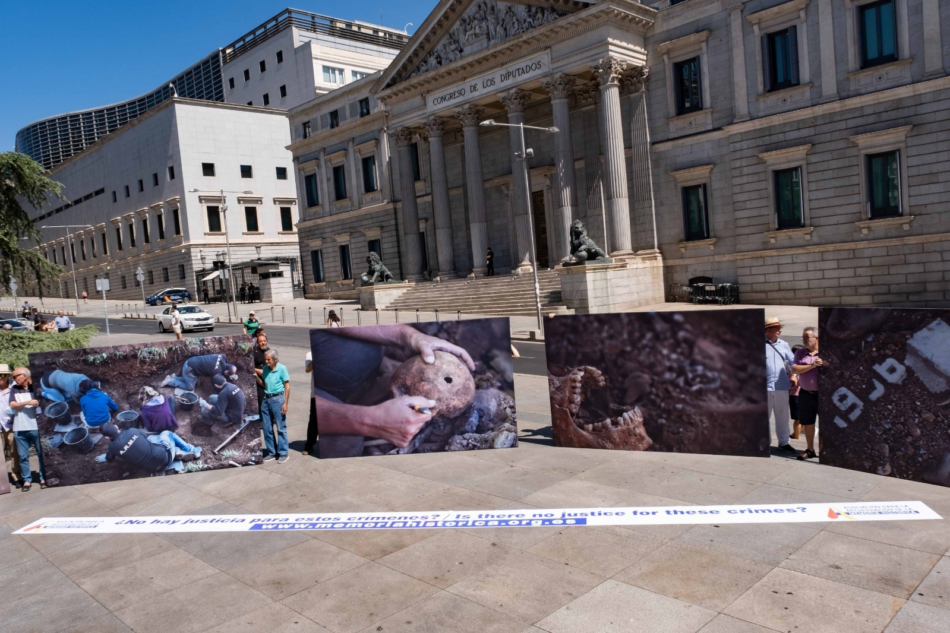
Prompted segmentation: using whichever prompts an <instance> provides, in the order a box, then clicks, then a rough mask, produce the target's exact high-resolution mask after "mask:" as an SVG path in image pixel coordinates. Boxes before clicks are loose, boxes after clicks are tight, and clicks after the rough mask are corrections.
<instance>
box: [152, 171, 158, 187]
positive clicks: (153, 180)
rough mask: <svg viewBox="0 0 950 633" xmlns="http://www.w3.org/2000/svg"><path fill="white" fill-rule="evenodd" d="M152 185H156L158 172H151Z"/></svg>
mask: <svg viewBox="0 0 950 633" xmlns="http://www.w3.org/2000/svg"><path fill="white" fill-rule="evenodd" d="M152 186H153V187H157V186H158V174H152Z"/></svg>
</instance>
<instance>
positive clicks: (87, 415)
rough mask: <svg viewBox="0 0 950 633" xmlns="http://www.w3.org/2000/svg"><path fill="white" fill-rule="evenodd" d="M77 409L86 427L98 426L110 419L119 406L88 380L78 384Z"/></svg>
mask: <svg viewBox="0 0 950 633" xmlns="http://www.w3.org/2000/svg"><path fill="white" fill-rule="evenodd" d="M79 394H80V397H79V407H80V409H81V410H82V419H83V422H85V423H86V426H91V427H95V426H100V425H101V424H103V423H104V422H109V421H110V420H111V419H112V413H111V412H112V411H118V410H119V406H118V405H117V404H116V403H115V402H114V401H113V400H112V398H110V397H109V396H107V395H106V394H104V393H103V392H101V391H99V388H98V387H97V386H96V383H94V382H92V381H91V380H89V379H88V378H86V379H85V380H83V381H82V382H80V383H79Z"/></svg>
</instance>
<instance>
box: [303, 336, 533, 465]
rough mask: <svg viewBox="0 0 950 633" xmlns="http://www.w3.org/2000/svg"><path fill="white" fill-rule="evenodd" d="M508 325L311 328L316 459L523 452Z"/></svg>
mask: <svg viewBox="0 0 950 633" xmlns="http://www.w3.org/2000/svg"><path fill="white" fill-rule="evenodd" d="M508 328H509V323H508V319H507V318H494V319H473V320H468V321H445V322H441V323H440V322H430V323H399V324H394V325H366V326H357V327H340V328H328V329H314V330H310V345H311V351H312V355H313V365H312V366H313V370H312V376H313V397H314V403H315V408H316V413H317V415H316V417H317V428H318V435H319V441H318V455H319V457H320V458H335V457H358V456H363V455H399V454H407V453H432V452H442V451H468V450H478V449H488V448H511V447H514V446H517V443H518V428H517V421H516V416H515V394H514V374H513V367H512V357H511V336H510V333H509V329H508Z"/></svg>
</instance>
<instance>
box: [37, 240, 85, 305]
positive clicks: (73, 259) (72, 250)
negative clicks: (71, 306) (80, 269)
mask: <svg viewBox="0 0 950 633" xmlns="http://www.w3.org/2000/svg"><path fill="white" fill-rule="evenodd" d="M40 228H41V229H66V243H67V244H68V245H69V267H70V269H72V272H73V294H75V295H76V314H79V284H77V283H76V247H75V242H73V239H72V234H71V233H70V232H69V229H91V228H92V225H91V224H47V225H43V226H41V227H40Z"/></svg>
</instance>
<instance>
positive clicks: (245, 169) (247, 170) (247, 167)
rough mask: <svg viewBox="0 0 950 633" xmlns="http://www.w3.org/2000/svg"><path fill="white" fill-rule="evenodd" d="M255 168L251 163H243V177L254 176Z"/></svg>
mask: <svg viewBox="0 0 950 633" xmlns="http://www.w3.org/2000/svg"><path fill="white" fill-rule="evenodd" d="M253 177H254V170H253V169H251V166H250V165H241V178H253Z"/></svg>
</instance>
